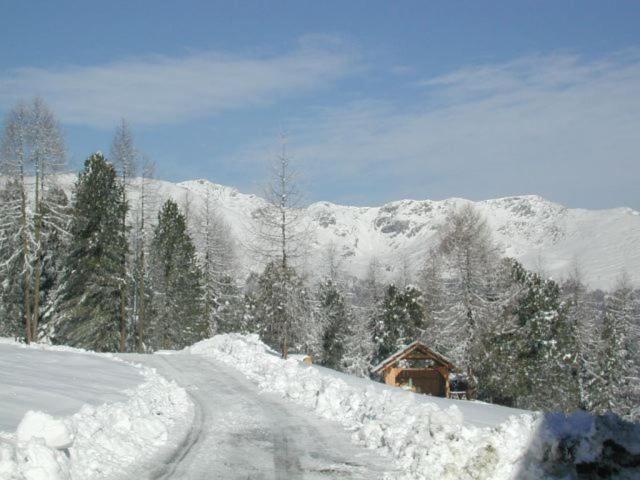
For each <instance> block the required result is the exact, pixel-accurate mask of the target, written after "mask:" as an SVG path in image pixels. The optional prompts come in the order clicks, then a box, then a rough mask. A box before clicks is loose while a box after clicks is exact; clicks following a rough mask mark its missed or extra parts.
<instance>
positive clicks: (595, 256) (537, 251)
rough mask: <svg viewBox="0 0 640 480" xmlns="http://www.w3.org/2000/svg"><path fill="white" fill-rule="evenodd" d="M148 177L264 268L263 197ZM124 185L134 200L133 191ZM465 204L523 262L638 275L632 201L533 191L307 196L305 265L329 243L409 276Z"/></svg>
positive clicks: (600, 284)
mask: <svg viewBox="0 0 640 480" xmlns="http://www.w3.org/2000/svg"><path fill="white" fill-rule="evenodd" d="M75 178H76V176H75V175H72V174H65V175H61V176H59V180H60V182H59V183H60V184H61V185H62V186H63V188H64V189H65V190H67V191H70V190H71V187H72V185H73V181H75ZM135 183H136V181H135V180H134V181H133V184H134V185H135ZM152 183H153V185H154V186H153V190H154V191H155V192H156V194H157V195H158V196H159V198H160V200H162V201H164V200H165V199H166V198H169V197H171V198H173V199H174V200H175V201H176V202H177V203H178V204H179V205H181V206H182V207H183V208H185V206H187V205H188V206H189V209H190V210H191V211H192V212H200V211H202V209H203V205H204V202H205V198H206V197H207V196H208V197H209V199H210V200H211V202H212V205H213V206H214V207H215V209H216V210H217V211H218V213H219V214H220V216H221V217H222V218H223V219H224V220H225V221H226V223H227V224H229V226H230V230H231V234H232V237H233V238H234V240H235V242H234V243H236V245H237V248H238V250H239V251H238V252H237V254H238V255H237V257H238V259H239V265H238V268H239V269H240V270H242V271H241V272H239V274H240V275H246V274H248V272H249V271H251V270H258V269H259V268H261V265H260V262H259V261H256V260H255V259H254V258H251V257H252V256H251V255H248V254H247V253H248V252H247V251H245V250H247V245H248V243H250V241H251V240H250V237H251V236H252V235H253V232H255V230H256V229H255V228H254V224H255V218H254V215H253V214H254V213H255V211H256V210H257V209H259V208H261V207H264V205H265V200H264V199H262V198H261V197H259V196H257V195H254V194H246V193H242V192H240V191H239V190H238V189H236V188H234V187H229V186H226V185H222V184H217V183H213V182H211V181H209V180H206V179H197V180H187V181H183V182H178V183H173V182H168V181H164V180H153V181H152ZM130 188H132V191H131V198H132V202H133V201H135V198H136V197H135V196H136V193H135V190H134V187H130ZM464 204H472V205H473V206H474V207H475V208H477V209H478V211H480V213H481V214H482V215H483V216H484V217H485V218H486V220H487V223H488V225H489V227H490V228H491V231H492V233H493V237H494V240H495V241H496V244H497V245H498V247H499V249H500V251H501V253H502V254H503V255H507V256H511V257H514V258H516V259H517V260H519V261H521V262H522V263H523V264H524V265H525V266H526V267H527V268H530V269H534V270H538V271H542V272H543V273H545V274H546V275H548V276H550V277H552V278H554V279H556V280H561V279H562V278H565V277H566V276H568V274H569V272H570V271H571V270H572V269H573V268H574V266H575V265H576V264H577V265H578V266H579V269H580V271H581V273H582V274H583V277H584V281H585V282H586V283H587V284H588V285H589V286H590V287H591V288H602V289H611V288H612V287H613V286H614V285H615V282H616V280H617V279H618V278H619V276H620V275H621V274H622V272H623V271H626V272H627V273H628V274H629V276H630V277H631V280H632V282H633V283H634V285H635V286H638V285H639V284H640V212H638V211H636V210H634V209H631V208H629V207H617V208H610V209H599V210H591V209H582V208H568V207H565V206H563V205H561V204H559V203H555V202H551V201H549V200H546V199H545V198H543V197H542V196H540V195H537V194H527V195H514V196H508V197H500V198H496V199H488V200H482V201H471V200H467V199H463V198H449V199H444V200H412V199H404V200H396V201H392V202H388V203H386V204H383V205H380V206H348V205H340V204H335V203H332V202H328V201H319V202H314V203H312V204H310V205H308V206H306V207H304V208H301V209H300V211H301V213H302V217H303V219H304V222H306V224H307V225H309V226H310V227H311V230H312V233H313V236H312V239H311V240H310V243H309V248H308V253H309V257H308V258H307V259H306V263H305V268H307V270H308V271H311V272H314V273H315V274H322V273H324V272H326V267H325V265H324V261H323V256H324V252H325V251H326V249H327V247H328V246H329V245H333V246H334V247H335V251H336V252H337V254H338V256H339V258H340V259H341V267H342V269H343V270H344V272H345V273H347V274H349V275H353V276H356V277H362V276H363V275H365V274H366V271H367V268H368V265H369V263H370V262H371V260H372V259H373V258H376V259H377V260H378V262H379V263H380V265H381V267H382V274H383V275H384V276H385V278H386V280H388V281H391V280H398V279H399V278H400V276H402V275H404V274H405V273H406V272H407V271H409V272H410V273H411V274H414V275H415V274H416V273H417V272H418V271H419V269H420V266H421V265H422V264H423V262H424V259H425V256H426V255H427V253H428V251H429V249H430V248H432V247H435V246H436V245H437V241H438V230H439V228H440V226H441V225H442V224H443V223H444V221H445V218H446V216H447V215H448V214H449V213H450V212H451V211H452V210H454V209H457V208H459V207H460V206H462V205H464Z"/></svg>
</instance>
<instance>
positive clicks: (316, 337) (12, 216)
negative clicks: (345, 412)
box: [0, 100, 640, 420]
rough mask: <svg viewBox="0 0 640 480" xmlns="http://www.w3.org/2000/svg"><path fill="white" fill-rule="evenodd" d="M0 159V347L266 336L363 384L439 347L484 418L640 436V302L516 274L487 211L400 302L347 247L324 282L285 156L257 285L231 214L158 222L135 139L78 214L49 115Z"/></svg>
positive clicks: (262, 219)
mask: <svg viewBox="0 0 640 480" xmlns="http://www.w3.org/2000/svg"><path fill="white" fill-rule="evenodd" d="M1 153H2V155H1V157H0V159H1V160H2V162H1V163H0V165H1V166H2V174H3V177H2V178H3V184H2V188H1V189H0V278H1V280H2V281H1V282H0V335H4V336H14V337H16V338H21V339H24V340H25V341H27V342H29V341H34V340H38V341H50V342H53V343H60V344H68V345H73V346H77V347H83V348H88V349H93V350H98V351H138V352H150V351H155V350H159V349H177V348H182V347H184V346H187V345H190V344H191V343H193V342H195V341H198V340H200V339H203V338H207V337H209V336H210V335H213V334H215V333H227V332H243V333H257V334H259V335H260V337H261V338H262V339H263V341H265V343H267V344H268V345H270V346H271V347H272V348H274V349H275V350H277V351H279V352H281V354H282V355H283V356H285V357H286V356H287V354H288V352H289V351H293V352H300V353H308V354H312V355H313V356H314V359H315V361H316V362H319V363H321V364H322V365H325V366H327V367H330V368H334V369H337V370H340V371H344V372H348V373H352V374H355V375H359V376H363V377H366V376H368V375H369V372H370V369H371V366H372V365H375V364H376V363H378V362H380V361H381V360H383V359H385V358H386V357H387V356H389V355H390V354H392V353H394V352H395V351H397V350H398V349H400V348H402V347H403V346H405V345H407V344H409V343H411V342H412V341H414V340H422V341H423V342H424V343H426V344H427V345H429V346H430V347H432V348H434V349H435V350H437V351H438V352H440V353H441V354H444V355H446V356H448V357H449V358H450V359H451V360H452V361H453V363H454V364H455V365H456V366H457V367H458V368H459V369H460V371H461V372H463V373H465V374H466V375H467V377H468V379H469V381H470V382H471V386H472V388H473V389H474V390H475V391H476V393H477V398H479V399H481V400H486V401H491V402H495V403H501V404H506V405H512V406H517V407H521V408H531V409H544V410H561V411H571V410H575V409H578V408H582V409H586V410H589V411H593V412H604V411H607V410H613V411H614V412H616V413H618V414H620V415H622V416H624V417H626V418H630V419H636V420H637V419H638V418H640V410H639V408H638V405H639V404H640V379H639V377H640V375H639V371H640V353H639V350H640V349H638V348H637V345H638V339H639V336H640V330H639V325H640V294H639V292H638V291H637V290H634V289H633V288H632V286H631V285H630V283H629V280H628V278H627V277H626V276H624V275H621V277H620V280H619V282H618V285H617V286H616V288H615V289H614V291H612V292H610V293H605V292H601V291H589V290H588V288H587V286H586V285H584V283H583V282H582V280H581V278H580V274H579V269H577V268H576V269H575V271H574V272H573V274H572V275H571V276H569V278H567V279H566V280H564V281H563V282H560V283H556V282H555V281H553V280H550V279H548V278H545V276H544V275H542V274H540V273H537V272H532V271H528V270H526V269H525V268H524V267H523V266H522V265H521V264H519V263H518V262H516V261H515V260H513V259H509V258H501V256H500V254H499V250H498V248H497V247H496V245H495V244H494V242H493V239H492V238H491V234H490V230H489V228H488V227H487V224H486V222H485V220H484V219H483V218H482V217H481V216H480V214H479V213H478V212H477V211H475V210H474V209H473V208H472V207H470V206H466V207H463V208H461V209H459V210H457V211H454V212H451V214H450V215H449V217H448V218H447V220H446V222H445V223H444V224H443V226H442V227H441V229H440V232H439V242H438V245H437V246H436V248H434V249H432V250H430V251H425V252H424V253H425V254H424V261H423V263H422V265H421V268H420V272H419V274H418V275H417V276H416V277H415V278H413V277H411V275H409V274H408V269H403V270H404V272H405V274H404V276H403V278H401V279H398V281H397V282H395V283H394V284H389V283H388V282H386V281H385V280H383V278H384V275H383V272H382V271H381V267H380V265H379V264H378V263H377V262H376V261H375V260H374V261H372V262H371V264H370V265H369V270H368V273H367V275H366V276H365V278H362V279H354V278H350V277H348V276H347V275H345V274H344V273H343V272H342V270H341V268H340V265H341V257H340V255H339V253H338V252H337V251H336V249H335V248H333V247H331V246H329V247H328V248H327V251H326V252H325V256H324V259H323V267H324V269H323V271H322V272H313V275H310V274H308V273H307V271H306V270H307V269H306V268H305V267H304V265H305V253H306V251H307V248H306V245H307V244H308V242H307V241H308V238H305V236H306V235H305V233H308V232H305V228H304V226H301V225H300V222H299V218H298V213H299V210H298V209H297V208H296V206H297V205H296V203H295V202H296V198H297V191H296V189H295V182H294V181H293V179H294V178H295V176H294V175H292V172H291V168H290V165H289V159H288V157H287V156H286V152H285V150H284V147H283V151H282V154H281V155H280V156H279V157H278V159H277V162H276V164H275V165H274V168H273V178H272V179H271V182H270V186H269V188H268V191H267V195H266V196H267V200H268V203H267V206H266V207H265V208H263V209H261V210H260V211H259V212H255V217H256V223H257V225H258V227H257V228H256V231H255V232H254V234H255V237H256V239H257V241H256V245H255V246H254V247H255V248H249V250H255V252H254V253H255V254H256V255H258V256H259V257H261V259H262V260H263V261H262V264H264V265H266V266H265V267H264V269H263V270H262V271H261V272H254V273H251V274H249V276H248V277H247V278H242V277H241V276H240V275H239V274H238V273H237V272H238V271H239V270H238V269H237V268H235V251H234V248H233V242H232V240H231V236H230V233H229V227H228V226H227V225H225V223H224V222H223V221H222V220H221V218H220V216H219V215H218V213H217V212H216V208H215V199H214V198H211V194H210V193H209V192H208V191H207V192H208V193H207V196H206V198H205V199H204V200H205V201H204V205H201V206H198V207H197V208H196V206H195V205H193V203H192V202H191V201H190V199H189V198H188V197H185V199H184V201H183V202H180V205H178V203H176V202H174V201H172V200H168V201H166V202H164V203H163V204H159V203H158V201H157V199H158V198H159V195H158V194H157V193H156V192H155V191H154V190H153V183H152V182H150V181H149V178H150V177H151V170H152V169H151V168H150V164H149V162H143V161H142V158H141V157H142V155H141V154H140V153H139V152H138V151H137V150H136V148H135V146H134V145H133V136H132V135H131V132H130V130H129V127H128V126H127V124H126V123H125V122H123V123H122V124H121V125H120V126H119V127H118V129H117V130H116V134H115V136H114V139H113V145H112V148H111V151H110V155H109V159H107V158H105V156H103V155H102V154H100V153H96V154H94V155H92V156H90V157H89V158H88V159H87V160H86V162H85V165H84V168H83V170H82V171H81V172H80V174H79V176H78V178H77V180H76V183H75V187H74V189H73V195H72V196H71V198H68V197H67V195H66V194H65V191H64V190H63V189H62V188H60V187H59V186H57V185H56V184H55V179H56V178H57V177H56V176H55V175H53V174H54V173H56V172H58V171H60V169H61V168H63V166H64V142H63V139H62V135H61V133H60V129H59V127H58V126H57V122H56V121H55V118H54V117H53V114H52V113H51V112H50V111H49V110H48V109H47V108H46V105H44V103H43V102H42V101H41V100H35V101H33V102H31V103H29V104H20V105H18V106H16V108H15V109H14V110H12V112H10V113H9V115H8V117H7V120H6V122H5V127H4V133H3V138H2V151H1ZM143 163H145V165H141V164H143ZM27 177H29V178H27Z"/></svg>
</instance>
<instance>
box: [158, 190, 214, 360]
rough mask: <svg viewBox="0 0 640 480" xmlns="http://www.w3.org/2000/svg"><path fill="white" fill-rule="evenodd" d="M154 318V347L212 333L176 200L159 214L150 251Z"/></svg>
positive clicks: (174, 345) (174, 346)
mask: <svg viewBox="0 0 640 480" xmlns="http://www.w3.org/2000/svg"><path fill="white" fill-rule="evenodd" d="M150 256H151V259H150V263H151V282H152V288H153V292H154V293H153V300H152V309H153V320H152V321H150V322H148V329H149V331H150V335H149V337H150V345H151V347H152V348H154V349H178V348H183V347H186V346H187V345H191V344H192V343H194V342H197V341H199V340H202V339H203V338H206V337H207V336H208V335H209V326H208V323H207V321H206V319H204V318H203V305H202V299H203V291H202V272H201V270H200V267H199V266H198V263H197V261H196V254H195V247H194V245H193V241H192V240H191V237H190V236H189V234H188V233H187V225H186V219H185V216H184V215H183V214H182V213H180V211H179V209H178V205H177V204H176V203H175V202H174V201H173V200H167V201H166V202H165V204H164V206H163V207H162V209H161V210H160V212H159V213H158V224H157V226H156V228H155V231H154V236H153V240H152V243H151V252H150Z"/></svg>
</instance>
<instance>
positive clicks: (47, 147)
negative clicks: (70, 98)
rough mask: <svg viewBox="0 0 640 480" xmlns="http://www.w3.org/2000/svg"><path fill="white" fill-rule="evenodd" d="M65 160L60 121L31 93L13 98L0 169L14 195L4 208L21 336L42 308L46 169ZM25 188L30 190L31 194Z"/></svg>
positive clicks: (30, 334)
mask: <svg viewBox="0 0 640 480" xmlns="http://www.w3.org/2000/svg"><path fill="white" fill-rule="evenodd" d="M65 161H66V156H65V146H64V139H63V136H62V132H61V129H60V126H59V124H58V121H57V120H56V118H55V116H54V114H53V112H52V111H51V110H50V109H49V108H48V107H47V105H46V104H45V103H44V101H43V100H42V99H40V98H37V97H36V98H34V99H33V100H32V101H31V102H29V103H25V102H19V103H18V104H17V105H16V106H15V107H14V108H13V109H12V110H11V111H9V113H8V114H7V117H6V119H5V125H4V131H3V136H2V141H1V144H0V174H2V175H4V176H6V177H8V178H12V179H13V180H14V182H15V186H16V187H17V188H18V190H19V200H18V201H17V202H16V199H15V198H14V197H12V199H11V202H13V205H14V207H13V208H9V209H8V211H7V213H8V217H7V218H6V221H7V223H8V222H13V223H16V224H18V225H19V227H18V231H19V235H20V237H21V256H22V271H21V277H22V288H21V301H22V304H23V307H22V314H23V317H24V325H25V339H26V341H27V342H30V341H32V340H36V339H37V335H38V325H39V321H40V315H41V313H42V312H41V310H42V302H41V300H42V293H41V280H42V258H43V257H44V255H45V254H44V252H43V244H44V243H45V239H44V238H43V222H44V212H45V209H46V208H47V205H46V204H47V195H46V190H47V189H48V188H49V183H50V182H48V179H49V174H51V173H55V172H57V171H59V170H61V169H62V168H63V167H64V164H65ZM29 175H32V181H33V185H31V186H30V185H29V182H30V181H31V180H29V181H28V180H27V176H29ZM27 189H32V190H33V196H31V195H29V194H28V192H27ZM30 198H32V199H33V203H32V204H31V203H30ZM16 205H17V206H18V208H15V207H16Z"/></svg>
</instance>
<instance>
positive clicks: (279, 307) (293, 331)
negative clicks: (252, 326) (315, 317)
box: [255, 262, 315, 353]
mask: <svg viewBox="0 0 640 480" xmlns="http://www.w3.org/2000/svg"><path fill="white" fill-rule="evenodd" d="M255 298H256V302H257V305H258V311H257V312H256V316H257V318H256V324H257V325H258V326H259V328H260V332H259V333H260V337H261V339H262V340H263V341H264V342H265V343H266V344H267V345H269V346H270V347H271V348H273V349H277V350H280V351H282V350H281V349H282V348H283V345H282V342H283V339H285V338H286V342H287V345H286V349H287V351H288V350H289V349H291V350H292V351H304V352H305V353H307V352H308V351H309V350H315V346H314V340H315V334H314V332H312V331H310V330H309V329H308V328H306V327H308V326H309V325H308V323H307V322H306V319H308V318H309V317H310V316H311V315H310V302H309V298H308V295H307V291H306V288H305V285H304V280H303V279H302V278H301V277H300V276H299V275H298V274H297V273H296V271H295V270H294V269H293V268H291V267H288V268H287V269H286V270H283V269H282V265H281V264H280V263H279V262H270V263H268V264H267V265H266V267H265V269H264V272H263V273H262V275H260V277H259V280H258V287H257V292H256V297H255ZM283 330H284V331H285V332H286V334H285V333H283Z"/></svg>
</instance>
